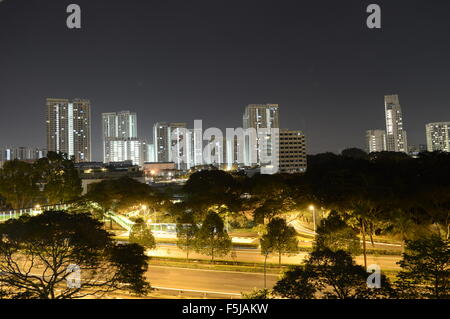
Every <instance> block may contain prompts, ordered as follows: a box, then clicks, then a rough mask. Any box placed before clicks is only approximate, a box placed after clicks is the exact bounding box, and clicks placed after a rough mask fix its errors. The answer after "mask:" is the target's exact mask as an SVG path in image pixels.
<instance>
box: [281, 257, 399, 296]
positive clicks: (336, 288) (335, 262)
mask: <svg viewBox="0 0 450 319" xmlns="http://www.w3.org/2000/svg"><path fill="white" fill-rule="evenodd" d="M367 278H368V273H367V272H366V271H365V269H364V267H362V266H359V265H356V264H355V262H354V260H353V259H352V257H351V256H350V255H349V254H348V253H346V252H345V251H343V250H338V251H332V250H330V249H327V248H325V249H320V250H314V251H313V252H312V253H311V254H310V256H309V258H308V259H307V261H306V263H305V265H304V266H300V267H295V268H294V269H291V270H289V271H287V272H286V273H285V274H284V275H283V277H282V279H281V280H279V281H278V282H277V283H276V285H275V287H274V293H275V294H278V295H280V296H282V297H285V298H298V299H314V298H328V299H355V298H359V299H368V298H377V299H378V298H389V297H391V296H394V295H395V294H394V291H393V289H392V288H391V286H390V283H389V280H388V279H387V278H386V276H384V275H383V274H381V278H380V279H381V288H368V287H367Z"/></svg>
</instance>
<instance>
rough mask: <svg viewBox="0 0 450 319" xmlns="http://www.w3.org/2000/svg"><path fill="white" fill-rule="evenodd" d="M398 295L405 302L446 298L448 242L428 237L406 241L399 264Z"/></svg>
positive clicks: (449, 274)
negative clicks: (415, 299) (412, 299)
mask: <svg viewBox="0 0 450 319" xmlns="http://www.w3.org/2000/svg"><path fill="white" fill-rule="evenodd" d="M399 264H400V266H401V267H402V271H400V273H399V274H398V278H399V280H398V282H397V283H396V284H397V285H398V287H399V291H401V292H402V294H401V295H402V296H403V297H405V298H435V299H443V298H450V247H449V240H447V239H445V240H444V239H442V238H440V237H438V236H430V237H428V238H422V239H418V240H413V241H406V248H405V252H404V253H403V257H402V260H401V261H400V262H399Z"/></svg>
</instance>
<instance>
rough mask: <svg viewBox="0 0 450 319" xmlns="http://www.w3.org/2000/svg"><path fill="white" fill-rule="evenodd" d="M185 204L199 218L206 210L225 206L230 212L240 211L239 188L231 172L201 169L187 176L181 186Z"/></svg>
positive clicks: (204, 214) (202, 216) (203, 215)
mask: <svg viewBox="0 0 450 319" xmlns="http://www.w3.org/2000/svg"><path fill="white" fill-rule="evenodd" d="M183 191H184V192H185V194H186V200H185V204H186V205H187V207H189V208H190V209H191V210H192V211H194V212H195V213H196V214H197V215H199V217H200V218H202V219H203V218H204V217H205V216H206V214H207V213H208V211H210V210H216V211H217V210H218V209H219V208H221V207H222V208H223V207H224V208H226V210H227V211H228V212H229V213H231V212H238V211H240V207H241V205H240V204H241V198H240V189H239V187H238V185H237V182H236V180H235V179H234V178H233V176H232V175H231V174H228V173H227V172H224V171H222V170H208V171H207V170H203V171H200V172H196V173H194V174H192V175H191V176H190V177H189V180H188V181H187V182H186V184H185V185H184V187H183Z"/></svg>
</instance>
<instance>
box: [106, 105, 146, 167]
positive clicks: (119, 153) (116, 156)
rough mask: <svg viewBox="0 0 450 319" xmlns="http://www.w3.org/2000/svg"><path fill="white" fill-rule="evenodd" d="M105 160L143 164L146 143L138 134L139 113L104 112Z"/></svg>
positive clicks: (108, 161)
mask: <svg viewBox="0 0 450 319" xmlns="http://www.w3.org/2000/svg"><path fill="white" fill-rule="evenodd" d="M102 131H103V161H104V162H105V163H110V162H123V161H132V163H133V164H134V165H143V163H144V161H145V160H144V153H145V152H144V147H145V143H144V142H143V141H142V140H140V139H139V138H138V136H137V115H136V113H134V112H130V111H120V112H110V113H103V114H102Z"/></svg>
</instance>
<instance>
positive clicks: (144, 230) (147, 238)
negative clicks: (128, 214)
mask: <svg viewBox="0 0 450 319" xmlns="http://www.w3.org/2000/svg"><path fill="white" fill-rule="evenodd" d="M129 240H130V243H134V244H139V245H141V246H142V247H144V248H146V249H155V248H156V242H155V237H153V234H152V232H151V231H150V229H149V228H148V226H147V224H146V223H145V222H144V220H143V219H142V218H138V219H137V220H136V221H135V222H134V225H133V227H132V228H131V231H130V236H129Z"/></svg>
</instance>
